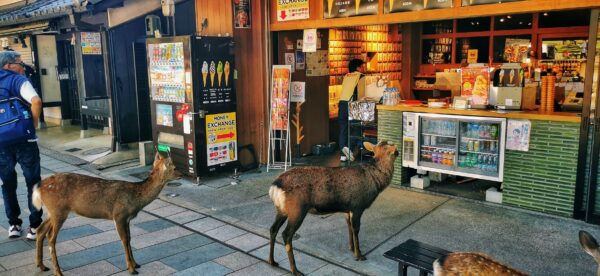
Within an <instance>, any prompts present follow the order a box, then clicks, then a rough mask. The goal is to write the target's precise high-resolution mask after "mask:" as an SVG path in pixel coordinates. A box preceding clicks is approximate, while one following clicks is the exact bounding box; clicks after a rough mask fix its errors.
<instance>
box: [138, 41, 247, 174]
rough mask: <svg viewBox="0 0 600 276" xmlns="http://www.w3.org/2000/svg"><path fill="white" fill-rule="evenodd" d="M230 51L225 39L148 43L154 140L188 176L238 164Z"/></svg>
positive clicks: (230, 43)
mask: <svg viewBox="0 0 600 276" xmlns="http://www.w3.org/2000/svg"><path fill="white" fill-rule="evenodd" d="M233 47H234V44H233V41H232V39H231V38H226V37H201V36H178V37H167V38H151V39H148V40H147V41H146V50H147V59H148V75H149V84H150V97H151V101H150V102H151V114H152V117H151V118H152V137H153V140H154V143H155V145H156V147H157V149H158V151H163V152H166V151H168V152H170V154H171V157H172V158H173V161H174V163H175V165H176V167H177V169H178V170H179V171H181V172H182V173H185V174H187V175H188V176H191V177H198V176H199V175H200V174H201V173H206V172H213V171H222V170H226V169H231V168H233V167H234V166H236V165H237V159H238V156H237V147H238V145H237V128H236V126H237V120H236V112H235V111H236V95H235V85H234V80H235V79H236V77H235V76H234V74H235V69H234V68H235V64H234V60H235V59H234V55H233Z"/></svg>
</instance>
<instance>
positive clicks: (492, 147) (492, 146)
mask: <svg viewBox="0 0 600 276" xmlns="http://www.w3.org/2000/svg"><path fill="white" fill-rule="evenodd" d="M496 150H497V149H496V141H491V142H490V151H491V152H496Z"/></svg>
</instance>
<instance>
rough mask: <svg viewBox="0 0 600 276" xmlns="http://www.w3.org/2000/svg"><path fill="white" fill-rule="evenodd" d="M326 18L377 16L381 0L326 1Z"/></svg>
mask: <svg viewBox="0 0 600 276" xmlns="http://www.w3.org/2000/svg"><path fill="white" fill-rule="evenodd" d="M324 5H325V18H339V17H350V16H357V15H374V14H377V9H378V7H379V0H324Z"/></svg>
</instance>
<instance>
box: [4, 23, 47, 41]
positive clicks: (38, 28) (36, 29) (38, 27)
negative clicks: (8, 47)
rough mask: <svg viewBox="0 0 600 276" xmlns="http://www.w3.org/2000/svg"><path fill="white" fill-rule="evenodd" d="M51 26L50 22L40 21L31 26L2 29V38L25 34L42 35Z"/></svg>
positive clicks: (30, 24)
mask: <svg viewBox="0 0 600 276" xmlns="http://www.w3.org/2000/svg"><path fill="white" fill-rule="evenodd" d="M49 26H50V22H49V21H38V22H34V23H29V24H23V25H19V26H12V27H7V28H0V37H5V36H11V35H17V34H24V33H29V34H31V33H40V32H44V31H45V30H47V29H48V27H49Z"/></svg>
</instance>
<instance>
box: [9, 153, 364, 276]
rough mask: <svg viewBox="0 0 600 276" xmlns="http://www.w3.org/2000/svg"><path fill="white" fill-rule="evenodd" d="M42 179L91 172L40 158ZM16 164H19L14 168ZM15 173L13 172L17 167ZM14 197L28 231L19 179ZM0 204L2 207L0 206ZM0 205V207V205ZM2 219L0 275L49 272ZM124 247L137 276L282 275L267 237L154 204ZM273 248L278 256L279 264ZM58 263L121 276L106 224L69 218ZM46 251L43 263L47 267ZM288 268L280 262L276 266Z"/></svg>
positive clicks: (305, 259)
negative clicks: (273, 261) (11, 236)
mask: <svg viewBox="0 0 600 276" xmlns="http://www.w3.org/2000/svg"><path fill="white" fill-rule="evenodd" d="M41 158H42V177H47V176H50V175H52V174H53V173H54V172H77V173H82V174H90V175H94V173H91V172H89V171H86V170H82V169H80V168H79V167H77V166H73V165H70V164H68V163H65V162H62V161H60V160H57V159H55V158H53V157H52V156H48V155H44V154H42V156H41ZM17 167H18V166H17ZM18 171H19V174H21V172H20V168H18ZM18 196H19V201H20V205H21V208H22V209H23V210H22V214H21V218H22V219H24V221H25V222H24V225H23V228H25V229H26V228H27V227H28V221H27V216H28V213H29V211H28V210H26V208H24V207H25V206H27V205H26V189H25V185H24V179H23V177H22V176H20V177H19V189H18ZM0 205H2V202H1V201H0ZM2 207H3V206H2ZM7 228H8V222H7V219H6V216H5V215H4V212H3V211H2V214H1V215H0V275H51V274H53V270H52V269H51V270H50V271H48V272H44V273H41V272H39V270H38V269H37V267H36V266H35V255H34V254H35V252H34V251H35V242H31V241H28V240H26V239H25V238H24V237H21V238H18V239H8V237H7V232H6V229H7ZM131 235H132V241H131V245H132V248H133V254H134V256H135V259H136V261H137V262H138V263H139V264H140V265H141V268H139V269H138V271H139V272H140V274H142V275H144V274H145V275H261V276H265V275H284V274H289V271H287V270H284V269H280V268H273V267H271V266H269V265H268V264H267V263H266V262H265V261H264V259H266V256H267V253H268V240H267V239H265V238H264V237H261V236H258V235H255V234H253V233H249V232H247V231H245V230H242V229H240V228H237V227H234V226H232V225H229V224H227V223H224V222H222V221H219V220H217V219H214V218H212V217H208V216H206V215H204V214H201V213H198V212H195V211H192V210H188V209H186V208H182V207H179V206H176V205H173V204H170V203H168V202H165V201H162V200H160V199H157V200H155V201H154V202H152V203H151V204H149V205H148V206H146V208H144V209H143V210H142V211H141V212H140V213H139V215H138V216H137V217H136V218H135V219H134V220H132V222H131ZM284 252H285V251H284V250H283V248H282V246H281V245H278V253H279V254H278V255H277V259H278V260H279V261H282V260H285V259H287V258H285V253H284ZM57 254H58V255H59V257H58V259H59V262H60V265H61V268H62V269H63V272H64V273H65V275H128V274H129V273H128V272H127V271H126V265H125V259H124V255H123V247H122V245H121V242H120V240H119V237H118V235H117V233H116V231H115V228H114V224H113V222H112V221H108V220H95V219H89V218H85V217H80V216H77V215H74V214H71V215H70V217H69V219H67V221H66V222H65V225H64V226H63V228H62V229H61V231H60V233H59V236H58V239H57ZM49 256H50V255H49V251H48V248H47V246H46V248H45V252H44V258H45V260H44V263H45V264H46V266H48V267H52V265H51V262H50V259H49ZM296 256H297V258H298V262H299V263H301V264H306V265H303V266H302V267H306V268H308V267H307V266H308V264H310V267H311V269H310V271H306V272H313V273H312V274H314V275H325V274H326V275H332V274H339V275H351V274H352V273H351V272H350V271H345V270H344V269H342V268H340V267H337V266H334V265H331V264H329V263H326V262H324V261H322V260H320V259H317V258H314V257H311V256H308V255H305V254H301V253H299V254H297V255H296ZM281 263H282V267H283V268H287V267H286V266H287V262H286V261H282V262H281Z"/></svg>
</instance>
